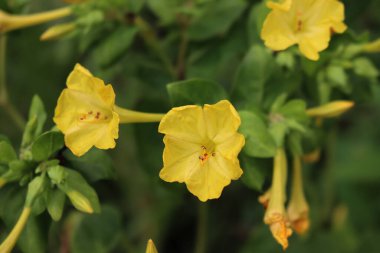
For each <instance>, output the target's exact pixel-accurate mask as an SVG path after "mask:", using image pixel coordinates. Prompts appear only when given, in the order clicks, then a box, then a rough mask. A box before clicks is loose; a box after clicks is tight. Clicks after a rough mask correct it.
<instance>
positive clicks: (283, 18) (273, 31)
mask: <svg viewBox="0 0 380 253" xmlns="http://www.w3.org/2000/svg"><path fill="white" fill-rule="evenodd" d="M261 38H262V39H263V40H264V42H265V46H267V47H269V48H270V49H272V50H284V49H287V48H288V47H290V46H292V45H294V44H296V43H297V37H296V36H295V32H294V31H293V29H292V24H291V21H290V20H289V17H288V15H287V13H284V12H282V11H279V10H273V11H272V12H270V13H269V14H268V16H267V18H266V19H265V21H264V24H263V28H262V30H261Z"/></svg>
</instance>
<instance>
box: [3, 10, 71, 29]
mask: <svg viewBox="0 0 380 253" xmlns="http://www.w3.org/2000/svg"><path fill="white" fill-rule="evenodd" d="M71 13H72V11H71V8H70V7H64V8H60V9H56V10H51V11H46V12H41V13H36V14H30V15H9V14H7V13H5V12H0V32H8V31H12V30H16V29H20V28H24V27H29V26H33V25H38V24H42V23H46V22H48V21H52V20H56V19H59V18H63V17H66V16H69V15H70V14H71Z"/></svg>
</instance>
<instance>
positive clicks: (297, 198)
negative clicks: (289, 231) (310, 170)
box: [287, 156, 310, 234]
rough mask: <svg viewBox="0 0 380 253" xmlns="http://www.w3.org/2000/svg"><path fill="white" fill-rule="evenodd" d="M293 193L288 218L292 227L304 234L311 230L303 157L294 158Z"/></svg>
mask: <svg viewBox="0 0 380 253" xmlns="http://www.w3.org/2000/svg"><path fill="white" fill-rule="evenodd" d="M292 179H293V180H292V193H291V196H290V201H289V206H288V210H287V211H288V218H289V221H290V223H291V226H292V228H293V229H294V230H295V231H296V232H297V233H298V234H304V233H306V232H307V231H308V230H309V226H310V221H309V205H308V204H307V202H306V199H305V194H304V190H303V184H302V165H301V157H299V156H296V157H294V159H293V178H292Z"/></svg>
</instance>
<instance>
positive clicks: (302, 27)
mask: <svg viewBox="0 0 380 253" xmlns="http://www.w3.org/2000/svg"><path fill="white" fill-rule="evenodd" d="M289 2H290V3H289ZM287 4H290V7H289V8H287ZM268 7H270V8H271V9H272V10H271V12H270V13H269V14H268V16H267V17H266V19H265V21H264V24H263V28H262V31H261V38H262V39H263V40H264V41H265V45H266V46H267V47H269V48H271V49H273V50H285V49H287V48H288V47H290V46H292V45H295V44H298V46H299V49H300V51H301V53H302V54H304V55H305V56H306V57H307V58H308V59H310V60H314V61H316V60H318V59H319V52H321V51H323V50H325V49H326V48H327V47H328V44H329V41H330V37H331V32H332V31H333V32H336V33H343V32H344V31H345V30H346V28H347V27H346V25H345V24H344V23H343V20H344V5H343V3H341V2H340V1H338V0H291V1H284V3H282V4H278V3H268Z"/></svg>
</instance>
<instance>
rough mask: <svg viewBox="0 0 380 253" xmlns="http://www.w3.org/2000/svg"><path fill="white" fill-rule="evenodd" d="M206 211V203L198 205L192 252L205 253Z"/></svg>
mask: <svg viewBox="0 0 380 253" xmlns="http://www.w3.org/2000/svg"><path fill="white" fill-rule="evenodd" d="M207 213H208V206H207V204H206V203H199V205H198V228H197V235H196V242H195V249H194V253H205V252H206V250H207V222H208V219H207Z"/></svg>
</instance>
